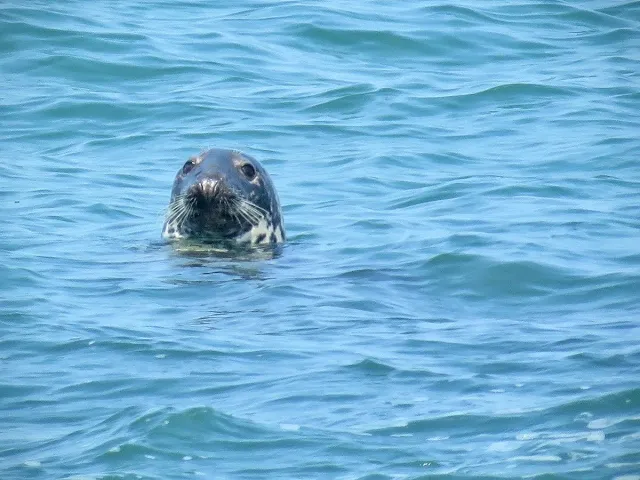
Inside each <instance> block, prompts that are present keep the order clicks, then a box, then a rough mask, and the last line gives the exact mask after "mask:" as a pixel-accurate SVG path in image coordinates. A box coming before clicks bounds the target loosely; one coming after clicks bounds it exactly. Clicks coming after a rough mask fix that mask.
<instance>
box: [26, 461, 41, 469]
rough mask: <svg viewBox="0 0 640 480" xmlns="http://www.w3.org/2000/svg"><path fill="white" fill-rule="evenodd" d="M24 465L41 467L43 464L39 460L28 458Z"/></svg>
mask: <svg viewBox="0 0 640 480" xmlns="http://www.w3.org/2000/svg"><path fill="white" fill-rule="evenodd" d="M24 466H25V467H29V468H40V467H41V466H42V464H41V463H40V462H39V461H38V460H27V461H26V462H24Z"/></svg>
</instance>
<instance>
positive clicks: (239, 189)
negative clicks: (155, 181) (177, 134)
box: [162, 149, 285, 245]
mask: <svg viewBox="0 0 640 480" xmlns="http://www.w3.org/2000/svg"><path fill="white" fill-rule="evenodd" d="M162 236H163V237H164V238H165V239H167V240H177V239H187V238H192V239H199V240H204V241H212V242H232V243H236V244H244V245H247V244H250V245H268V244H278V243H282V242H284V240H285V232H284V225H283V223H282V212H281V209H280V201H279V199H278V194H277V193H276V190H275V188H274V186H273V182H272V181H271V178H270V177H269V174H268V173H267V171H266V170H265V169H264V167H262V165H260V163H259V162H258V161H257V160H256V159H255V158H253V157H251V156H249V155H246V154H244V153H241V152H238V151H234V150H224V149H212V150H208V151H206V152H204V153H202V154H200V155H198V156H197V157H191V158H190V159H189V160H187V162H186V163H185V164H184V166H183V167H182V168H181V169H180V170H179V171H178V173H177V174H176V178H175V180H174V182H173V189H172V190H171V201H170V202H169V207H168V209H167V213H166V217H165V222H164V226H163V227H162Z"/></svg>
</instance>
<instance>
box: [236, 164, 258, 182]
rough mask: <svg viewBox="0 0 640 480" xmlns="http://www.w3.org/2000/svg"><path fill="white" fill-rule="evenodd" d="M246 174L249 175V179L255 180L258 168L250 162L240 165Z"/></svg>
mask: <svg viewBox="0 0 640 480" xmlns="http://www.w3.org/2000/svg"><path fill="white" fill-rule="evenodd" d="M240 169H241V170H242V173H244V176H245V177H247V179H248V180H253V179H254V178H255V176H256V169H255V168H254V167H253V165H251V164H250V163H245V164H244V165H242V166H241V167H240Z"/></svg>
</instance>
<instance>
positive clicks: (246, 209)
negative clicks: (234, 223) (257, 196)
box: [236, 200, 264, 225]
mask: <svg viewBox="0 0 640 480" xmlns="http://www.w3.org/2000/svg"><path fill="white" fill-rule="evenodd" d="M236 209H237V211H238V212H239V213H240V214H242V216H243V217H244V218H246V219H247V221H249V223H251V224H252V225H258V223H260V220H262V219H263V218H264V215H262V214H261V213H260V212H259V211H258V210H256V209H255V208H253V207H252V206H251V205H249V204H247V203H246V202H245V201H244V200H241V201H239V202H236Z"/></svg>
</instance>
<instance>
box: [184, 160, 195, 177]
mask: <svg viewBox="0 0 640 480" xmlns="http://www.w3.org/2000/svg"><path fill="white" fill-rule="evenodd" d="M195 166H196V164H195V163H193V160H187V163H185V164H184V167H182V173H183V174H184V175H186V174H187V173H189V172H190V171H191V170H192V169H193V167H195Z"/></svg>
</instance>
